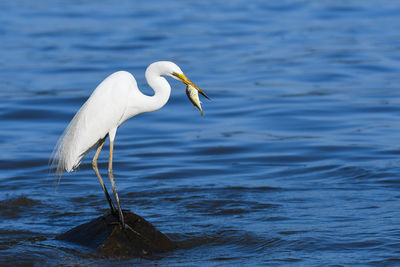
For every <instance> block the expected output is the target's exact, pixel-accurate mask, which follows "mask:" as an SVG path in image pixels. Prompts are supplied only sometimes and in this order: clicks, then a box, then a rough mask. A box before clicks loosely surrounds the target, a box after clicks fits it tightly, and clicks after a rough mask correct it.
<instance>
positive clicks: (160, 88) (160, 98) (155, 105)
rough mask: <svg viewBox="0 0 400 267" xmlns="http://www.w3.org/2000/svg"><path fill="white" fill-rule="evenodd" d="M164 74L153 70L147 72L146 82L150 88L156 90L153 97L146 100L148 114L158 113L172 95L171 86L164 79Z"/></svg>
mask: <svg viewBox="0 0 400 267" xmlns="http://www.w3.org/2000/svg"><path fill="white" fill-rule="evenodd" d="M161 75H163V73H158V72H157V71H153V70H152V69H147V70H146V80H147V83H148V84H149V86H150V87H151V88H152V89H153V90H154V95H153V96H147V97H146V98H145V106H146V112H151V111H156V110H158V109H160V108H162V107H163V106H164V105H165V104H166V103H167V102H168V99H169V96H170V95H171V86H170V85H169V83H168V82H167V80H166V79H165V78H164V77H161Z"/></svg>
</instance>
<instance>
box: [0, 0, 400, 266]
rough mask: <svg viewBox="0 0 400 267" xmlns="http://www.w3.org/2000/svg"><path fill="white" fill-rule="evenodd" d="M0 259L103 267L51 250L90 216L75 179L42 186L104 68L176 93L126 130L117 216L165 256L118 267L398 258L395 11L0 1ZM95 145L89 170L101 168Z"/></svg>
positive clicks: (320, 4) (91, 177)
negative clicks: (139, 225) (196, 103)
mask: <svg viewBox="0 0 400 267" xmlns="http://www.w3.org/2000/svg"><path fill="white" fill-rule="evenodd" d="M0 10H1V13H2V15H1V16H0V38H1V39H0V40H1V41H0V121H1V124H0V125H1V126H0V137H1V138H0V148H1V150H2V153H0V170H1V171H0V233H1V235H0V265H24V264H26V265H36V266H46V265H47V266H49V265H51V266H55V265H58V266H59V265H63V266H88V265H90V266H92V265H94V266H111V265H114V264H115V261H114V260H112V259H105V258H102V257H100V256H98V255H95V254H93V253H92V252H90V251H86V250H85V248H82V247H78V246H74V245H72V244H67V243H64V242H60V241H55V240H54V238H55V236H56V235H57V234H60V233H63V232H65V231H67V230H69V229H71V228H73V227H75V226H77V225H79V224H81V223H84V222H87V221H90V220H91V219H93V218H95V217H98V216H100V215H103V214H104V213H106V212H107V208H108V205H107V202H106V199H105V197H104V193H103V192H102V189H101V187H100V184H99V183H98V180H97V178H96V176H95V174H94V172H93V170H92V168H91V158H92V157H93V156H94V151H93V152H91V153H89V154H88V155H87V156H86V158H85V159H84V160H83V162H82V165H81V166H80V168H79V169H78V170H77V171H75V172H72V173H67V174H64V175H63V177H62V178H61V180H60V182H59V183H57V182H54V176H53V174H52V173H50V172H49V165H48V162H49V158H50V156H51V153H52V151H53V148H54V146H55V144H56V142H57V140H58V138H59V136H60V135H61V134H62V132H63V130H64V129H65V127H66V126H67V125H68V123H69V121H70V120H71V119H72V117H73V116H74V114H75V112H76V111H77V110H78V109H79V107H80V106H81V105H82V104H83V103H84V102H85V100H86V99H87V98H88V96H89V95H90V94H91V92H92V91H93V89H94V88H95V87H96V86H97V85H98V84H99V83H100V82H101V81H102V80H103V79H104V78H105V77H107V76H108V75H110V74H111V73H113V72H115V71H118V70H126V71H129V72H131V73H132V74H133V75H134V76H135V77H136V79H137V82H138V85H139V88H141V90H142V91H143V92H144V93H146V94H149V95H151V94H152V90H151V89H150V88H149V87H148V85H147V83H146V80H145V78H144V71H145V69H146V67H147V66H148V65H149V64H150V63H152V62H154V61H158V60H170V61H173V62H175V63H177V64H178V65H179V66H180V67H181V69H182V70H183V71H184V72H185V74H187V76H188V77H189V78H190V79H191V80H192V81H193V82H195V84H196V85H198V86H199V87H200V88H201V89H202V90H204V91H205V92H206V93H207V95H209V96H210V98H211V99H212V100H211V101H208V100H207V99H204V98H202V100H203V110H204V113H205V114H204V116H203V117H202V116H200V113H199V111H198V110H196V109H194V108H193V105H192V104H191V103H190V101H189V100H188V99H187V97H186V94H185V86H184V85H183V84H181V83H179V82H177V81H175V80H173V79H169V82H170V84H171V86H172V94H171V98H170V100H169V102H168V104H167V105H166V106H164V108H162V109H161V110H159V111H157V112H152V113H146V114H142V115H139V116H137V117H134V118H132V119H131V120H128V121H127V122H125V123H124V124H123V125H122V126H121V127H120V128H119V130H118V133H117V137H116V141H115V147H114V175H115V181H116V185H117V188H118V192H119V196H120V200H121V205H122V207H123V208H124V209H129V210H131V211H133V212H135V213H137V214H139V215H141V216H143V217H144V218H146V219H147V220H148V221H150V222H151V223H152V224H153V225H155V226H156V227H157V228H158V229H159V230H160V231H162V232H163V233H165V234H167V235H168V236H169V237H170V238H171V239H173V240H174V241H176V242H177V243H178V245H179V249H177V250H174V251H172V252H168V253H163V254H159V255H156V256H154V257H153V258H150V259H141V258H134V259H128V260H124V261H121V262H119V264H121V265H132V264H143V265H157V266H177V265H182V266H235V265H245V266H265V265H271V266H276V265H302V266H321V265H335V266H344V265H346V266H354V265H362V266H366V265H372V266H382V265H385V266H388V265H399V264H400V230H399V218H400V209H399V201H400V191H399V189H400V178H399V177H400V159H399V156H400V145H399V132H400V123H399V122H400V86H399V85H400V53H399V51H400V28H399V27H400V26H399V25H400V16H399V14H400V4H399V3H398V2H396V1H373V0H366V1H358V0H351V1H300V0H284V1H261V0H256V1H244V0H233V1H203V2H199V1H178V0H176V1H175V0H174V1H159V0H154V1H128V0H126V1H118V2H115V1H107V0H104V1H78V0H74V1H67V0H59V1H50V0H38V1H28V0H25V1H23V0H21V1H1V3H0ZM107 149H108V141H107V142H106V149H104V150H103V152H102V153H101V154H100V158H99V168H100V171H101V172H102V174H103V178H105V180H106V186H108V188H109V189H110V186H109V182H108V179H107V178H106V174H107V162H108V155H107Z"/></svg>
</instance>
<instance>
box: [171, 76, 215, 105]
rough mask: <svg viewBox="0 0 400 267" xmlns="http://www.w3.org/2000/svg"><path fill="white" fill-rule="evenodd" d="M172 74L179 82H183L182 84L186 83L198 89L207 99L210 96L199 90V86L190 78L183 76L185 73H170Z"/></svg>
mask: <svg viewBox="0 0 400 267" xmlns="http://www.w3.org/2000/svg"><path fill="white" fill-rule="evenodd" d="M172 75H174V76H175V77H177V78H178V79H179V80H180V81H181V82H183V83H184V84H187V85H191V86H193V87H194V88H195V89H196V90H197V91H199V93H200V94H202V95H203V96H204V97H205V98H207V99H208V100H210V98H209V97H208V96H207V95H206V94H205V93H204V92H203V91H201V90H200V88H199V87H197V86H196V85H195V84H194V83H192V81H191V80H189V78H188V77H186V76H185V74H180V73H176V72H174V73H172Z"/></svg>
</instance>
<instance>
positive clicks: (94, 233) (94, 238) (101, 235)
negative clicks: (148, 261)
mask: <svg viewBox="0 0 400 267" xmlns="http://www.w3.org/2000/svg"><path fill="white" fill-rule="evenodd" d="M123 213H124V217H125V224H126V225H128V226H129V227H127V228H128V229H123V228H122V227H121V225H120V223H119V221H118V216H116V215H113V214H107V215H104V216H100V217H98V218H96V219H93V220H92V221H90V222H88V223H84V224H81V225H79V226H77V227H75V228H73V229H71V230H69V231H68V232H65V233H63V234H61V235H58V236H57V237H56V239H58V240H63V241H67V242H71V243H75V244H78V245H82V246H86V247H89V248H92V249H94V250H96V251H97V252H98V253H100V254H101V255H103V256H106V257H113V258H127V257H128V258H129V257H144V256H149V255H152V254H154V253H160V252H167V251H170V250H173V249H175V248H176V244H175V243H174V242H172V241H171V240H170V239H169V238H168V237H167V236H166V235H164V234H163V233H161V232H160V231H158V230H157V229H156V228H155V227H154V226H153V225H152V224H151V223H149V222H147V221H146V220H145V219H143V218H142V217H140V216H139V215H136V214H134V213H132V212H130V211H124V212H123Z"/></svg>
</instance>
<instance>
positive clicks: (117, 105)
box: [54, 72, 137, 173]
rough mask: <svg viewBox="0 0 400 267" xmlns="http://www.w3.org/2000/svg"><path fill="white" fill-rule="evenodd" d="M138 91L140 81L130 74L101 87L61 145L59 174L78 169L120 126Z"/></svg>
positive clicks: (112, 77) (57, 155)
mask: <svg viewBox="0 0 400 267" xmlns="http://www.w3.org/2000/svg"><path fill="white" fill-rule="evenodd" d="M135 87H136V88H137V85H136V81H135V79H134V78H133V76H132V75H131V74H130V73H128V72H116V73H114V74H112V75H110V76H109V77H107V78H106V79H105V80H104V81H103V82H102V83H100V84H99V86H97V88H96V89H95V90H94V91H93V93H92V95H91V96H90V97H89V98H88V100H87V101H86V102H85V103H84V104H83V106H82V107H81V108H80V109H79V111H78V112H77V113H76V114H75V116H74V118H73V119H72V121H71V122H70V124H69V125H68V127H67V129H66V130H65V131H64V133H63V135H62V137H61V138H60V140H59V142H58V144H57V148H56V153H55V156H54V158H55V163H56V164H57V172H59V173H62V172H63V171H72V170H74V169H76V168H77V167H78V166H79V164H80V162H81V160H82V158H83V157H84V156H85V155H86V154H87V153H88V152H89V151H90V150H92V149H93V148H94V147H95V146H96V145H97V143H98V142H99V141H100V140H101V139H103V138H105V137H106V136H107V134H108V133H109V132H110V130H112V129H116V128H117V127H118V126H119V125H120V123H121V118H122V117H123V115H124V113H125V110H126V108H127V104H128V101H129V98H130V97H131V96H130V94H131V92H132V89H133V88H135Z"/></svg>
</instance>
